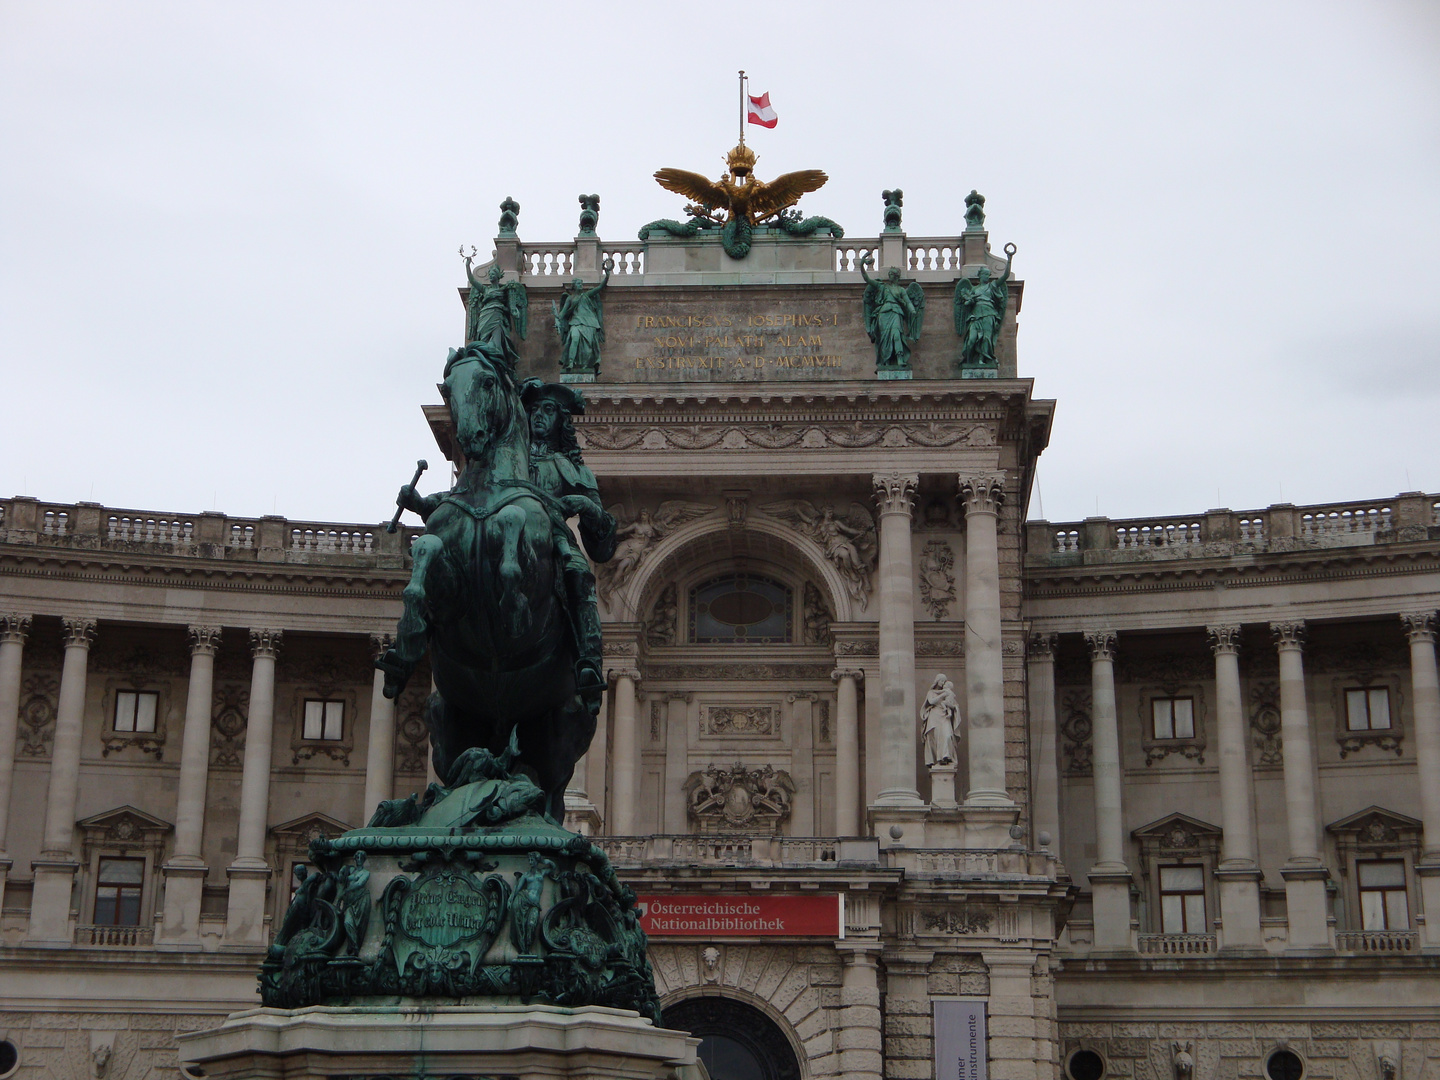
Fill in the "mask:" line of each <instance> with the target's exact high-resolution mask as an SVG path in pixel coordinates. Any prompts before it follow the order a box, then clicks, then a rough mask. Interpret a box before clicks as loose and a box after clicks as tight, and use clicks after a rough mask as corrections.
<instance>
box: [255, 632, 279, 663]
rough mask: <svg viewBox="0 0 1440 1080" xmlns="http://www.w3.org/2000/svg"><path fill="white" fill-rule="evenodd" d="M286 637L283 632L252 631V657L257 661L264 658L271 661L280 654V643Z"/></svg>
mask: <svg viewBox="0 0 1440 1080" xmlns="http://www.w3.org/2000/svg"><path fill="white" fill-rule="evenodd" d="M284 636H285V632H284V631H283V630H270V629H260V630H251V631H250V655H251V656H253V657H255V658H256V659H257V660H258V659H259V658H260V657H262V656H268V657H270V659H272V660H273V659H275V657H276V656H277V655H278V654H279V652H280V641H281V639H282V638H283V637H284Z"/></svg>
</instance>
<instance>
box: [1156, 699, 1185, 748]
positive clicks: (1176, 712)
mask: <svg viewBox="0 0 1440 1080" xmlns="http://www.w3.org/2000/svg"><path fill="white" fill-rule="evenodd" d="M1150 716H1151V718H1152V720H1153V721H1154V725H1155V726H1154V732H1155V738H1157V739H1193V738H1194V737H1195V700H1194V698H1188V697H1162V698H1153V699H1152V700H1151V702H1150Z"/></svg>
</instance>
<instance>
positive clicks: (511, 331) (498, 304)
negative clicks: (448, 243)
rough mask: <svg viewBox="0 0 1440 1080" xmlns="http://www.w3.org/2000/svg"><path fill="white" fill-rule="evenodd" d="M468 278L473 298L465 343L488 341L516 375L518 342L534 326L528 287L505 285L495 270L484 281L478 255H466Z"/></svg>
mask: <svg viewBox="0 0 1440 1080" xmlns="http://www.w3.org/2000/svg"><path fill="white" fill-rule="evenodd" d="M460 254H461V255H463V256H464V257H465V277H466V279H467V280H468V281H469V282H470V298H469V300H467V301H466V304H465V343H466V344H467V345H468V344H470V343H471V342H474V341H485V342H489V343H490V344H492V345H494V346H496V347H497V348H498V349H499V350H500V352H501V353H502V355H503V356H504V357H505V359H506V361H508V362H509V364H510V368H511V370H512V371H513V370H514V368H515V360H516V358H517V356H518V354H517V352H516V351H515V338H517V337H518V338H519V339H520V340H521V341H524V340H525V334H526V332H527V330H528V329H529V325H530V300H529V297H528V295H527V294H526V292H525V285H524V283H523V282H519V281H503V282H502V281H501V280H500V279H501V278H502V277H504V271H502V270H501V269H500V267H498V266H491V267H490V270H489V272H488V273H487V274H486V275H485V280H484V281H481V280H480V279H479V278H477V277H476V276H475V270H474V259H475V251H474V249H473V248H472V249H471V252H470V254H469V255H465V250H464V249H463V248H462V249H461V250H460Z"/></svg>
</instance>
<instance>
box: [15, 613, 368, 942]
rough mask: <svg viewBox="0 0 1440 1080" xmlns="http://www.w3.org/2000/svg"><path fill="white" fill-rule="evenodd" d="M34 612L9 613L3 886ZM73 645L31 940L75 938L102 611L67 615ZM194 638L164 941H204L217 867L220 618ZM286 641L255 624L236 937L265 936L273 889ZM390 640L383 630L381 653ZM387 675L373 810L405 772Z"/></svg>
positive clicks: (230, 920) (235, 884) (234, 895)
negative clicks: (84, 756) (212, 826)
mask: <svg viewBox="0 0 1440 1080" xmlns="http://www.w3.org/2000/svg"><path fill="white" fill-rule="evenodd" d="M30 625H31V617H30V616H29V615H25V614H18V613H8V614H0V895H3V886H4V882H5V879H6V876H7V875H8V872H9V870H10V866H11V860H10V859H9V857H8V855H7V854H6V852H7V850H8V845H7V836H8V825H9V818H10V804H11V794H12V788H13V782H14V764H15V740H16V736H17V733H18V726H19V708H20V692H21V666H22V661H23V653H24V647H25V642H26V639H27V637H28V636H29V632H30ZM62 627H63V640H64V646H65V654H64V662H63V665H62V668H61V674H60V693H59V701H58V704H57V707H56V718H55V733H54V740H53V743H52V746H51V752H50V775H49V784H48V787H47V790H46V799H45V820H44V831H43V834H42V835H43V840H42V843H41V851H40V855H39V857H38V858H36V859H35V860H34V862H33V864H32V869H33V871H34V875H35V884H34V891H33V893H32V899H31V907H30V928H29V932H28V935H27V941H29V942H31V943H35V944H50V945H58V944H65V943H68V942H69V941H70V940H71V934H72V929H71V926H70V911H71V907H72V894H73V891H74V885H75V875H76V873H77V871H78V870H79V869H80V864H79V862H78V861H77V859H78V857H79V854H80V853H79V851H78V850H77V845H76V837H75V814H76V806H77V804H78V801H79V793H80V762H81V750H82V734H83V726H84V717H85V700H86V687H87V683H88V676H89V654H90V646H91V644H92V643H93V641H94V640H95V635H96V623H95V620H94V619H85V618H65V619H63V620H62ZM187 635H188V640H189V649H190V673H189V684H188V689H187V692H186V700H185V720H184V725H183V727H182V730H181V736H180V743H181V745H180V776H179V781H178V785H177V794H176V805H175V840H174V847H173V851H172V853H171V857H170V858H169V859H168V860H167V861H166V863H165V864H164V866H163V867H162V871H163V873H164V875H165V898H164V907H163V911H164V916H163V920H162V921H161V924H160V928H159V931H158V933H157V945H158V946H159V947H161V948H167V947H168V948H179V949H186V948H192V949H193V948H199V947H200V908H201V896H202V893H203V889H204V884H205V878H206V875H207V873H208V867H207V866H206V864H205V862H204V859H203V857H202V841H203V838H204V831H205V807H206V792H207V789H208V786H209V770H210V737H211V736H210V729H211V721H212V711H213V698H214V677H215V654H216V652H217V650H218V649H219V645H220V638H221V630H220V628H219V627H217V626H203V625H195V626H190V627H188V628H187ZM283 641H284V633H283V631H281V630H278V629H274V628H267V627H260V628H254V629H251V630H249V644H250V655H251V678H250V706H249V712H248V716H247V719H246V727H245V754H244V760H243V765H242V772H241V780H240V815H239V826H238V829H237V834H236V845H235V858H234V859H233V860H232V861H231V863H230V865H229V866H228V867H227V868H226V873H227V875H228V877H229V879H230V893H229V906H228V909H227V913H226V924H225V943H226V944H227V945H235V946H259V945H263V944H264V943H265V934H266V928H265V910H266V908H265V892H266V886H267V883H268V882H269V879H270V876H271V868H270V864H269V862H268V861H267V860H266V858H265V839H266V833H267V829H268V826H269V810H270V773H271V768H272V764H273V753H272V751H273V743H274V727H275V664H276V658H277V657H278V655H279V652H280V649H281V646H282V644H283ZM387 645H388V638H387V637H386V636H385V635H382V634H376V635H372V637H371V648H372V651H373V652H374V653H375V654H376V655H378V653H379V652H381V651H383V650H384V648H386V647H387ZM383 686H384V677H383V674H382V673H380V672H376V675H375V681H374V686H373V694H372V697H371V709H370V747H369V751H368V755H367V762H366V775H365V804H364V808H365V812H367V813H368V812H369V810H370V809H371V808H373V806H374V805H375V804H376V803H377V802H379V801H380V800H381V799H388V798H390V797H391V794H392V787H393V783H394V735H395V713H394V703H393V702H392V701H390V700H389V699H388V698H386V697H385V696H384V694H383V693H382V692H381V691H382V688H383Z"/></svg>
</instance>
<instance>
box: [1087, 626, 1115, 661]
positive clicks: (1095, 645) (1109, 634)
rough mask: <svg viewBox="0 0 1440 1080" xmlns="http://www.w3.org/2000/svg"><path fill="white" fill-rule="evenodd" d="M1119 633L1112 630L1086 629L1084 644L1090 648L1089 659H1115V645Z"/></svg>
mask: <svg viewBox="0 0 1440 1080" xmlns="http://www.w3.org/2000/svg"><path fill="white" fill-rule="evenodd" d="M1118 638H1119V635H1118V634H1116V633H1115V631H1114V630H1086V631H1085V644H1086V645H1087V646H1089V648H1090V659H1091V660H1109V661H1110V662H1112V663H1113V662H1114V660H1115V645H1116V642H1117V640H1118Z"/></svg>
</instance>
